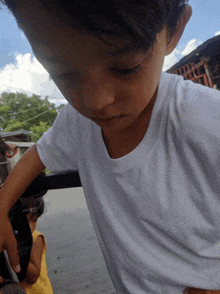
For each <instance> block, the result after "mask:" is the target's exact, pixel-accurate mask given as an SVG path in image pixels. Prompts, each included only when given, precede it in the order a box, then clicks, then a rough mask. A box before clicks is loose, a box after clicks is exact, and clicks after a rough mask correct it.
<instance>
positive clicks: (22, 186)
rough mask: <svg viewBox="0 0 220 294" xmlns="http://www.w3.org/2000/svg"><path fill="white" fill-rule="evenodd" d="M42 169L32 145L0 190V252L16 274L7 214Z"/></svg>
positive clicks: (12, 237) (15, 262) (16, 256)
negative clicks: (3, 252)
mask: <svg viewBox="0 0 220 294" xmlns="http://www.w3.org/2000/svg"><path fill="white" fill-rule="evenodd" d="M44 169H45V166H44V165H43V163H42V162H41V160H40V157H39V155H38V153H37V148H36V145H34V146H32V147H31V148H30V149H28V151H26V152H25V154H24V155H23V156H22V158H21V159H20V160H19V162H18V163H17V164H16V166H15V167H14V169H13V170H12V171H11V173H10V174H9V176H8V178H7V180H6V181H5V183H4V185H3V187H2V188H1V189H0V252H1V251H2V250H4V249H6V250H7V253H8V256H9V260H10V264H11V266H12V268H13V269H14V270H15V271H16V272H19V271H20V270H19V268H17V266H18V265H19V256H18V251H17V242H16V239H15V236H14V233H13V230H12V227H11V223H10V221H9V217H8V213H9V210H10V208H11V207H12V206H13V204H14V203H15V202H16V201H17V200H18V198H19V197H20V196H21V194H22V193H23V192H24V191H25V190H26V188H27V187H28V186H29V185H30V184H31V182H32V181H33V180H34V179H35V178H36V177H37V176H38V175H39V174H40V173H41V172H42V171H43V170H44Z"/></svg>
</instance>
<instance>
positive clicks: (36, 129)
mask: <svg viewBox="0 0 220 294" xmlns="http://www.w3.org/2000/svg"><path fill="white" fill-rule="evenodd" d="M50 127H51V126H50V125H49V124H48V123H46V122H43V121H41V122H40V124H39V125H38V126H33V127H30V131H31V132H32V133H33V134H32V141H33V142H37V141H38V140H39V139H40V137H41V136H42V135H43V133H45V132H46V131H47V130H48V129H49V128H50Z"/></svg>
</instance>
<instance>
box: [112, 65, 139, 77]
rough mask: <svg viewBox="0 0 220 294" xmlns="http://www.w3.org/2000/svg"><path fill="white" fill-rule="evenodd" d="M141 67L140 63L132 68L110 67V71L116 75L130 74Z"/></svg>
mask: <svg viewBox="0 0 220 294" xmlns="http://www.w3.org/2000/svg"><path fill="white" fill-rule="evenodd" d="M140 68H141V64H139V65H137V66H135V67H133V68H128V69H122V68H112V69H111V72H113V73H115V74H117V75H121V76H128V75H131V74H133V73H136V72H138V71H139V70H140Z"/></svg>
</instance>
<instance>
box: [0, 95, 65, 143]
mask: <svg viewBox="0 0 220 294" xmlns="http://www.w3.org/2000/svg"><path fill="white" fill-rule="evenodd" d="M63 106H64V105H63V104H62V105H60V106H59V107H56V106H55V104H54V103H51V102H50V101H49V100H48V97H46V98H44V99H42V98H41V97H40V96H38V95H32V97H28V96H27V95H26V94H23V93H6V92H4V93H2V94H1V97H0V131H5V132H8V131H16V130H20V129H24V130H27V131H31V129H32V131H33V132H34V136H33V137H34V138H35V139H34V140H36V138H38V136H39V134H40V133H41V134H42V131H43V130H44V131H46V130H47V129H48V128H49V127H50V126H52V124H53V122H54V120H55V118H56V116H57V112H58V110H59V109H60V108H62V107H63ZM37 126H38V128H37ZM35 132H36V133H35Z"/></svg>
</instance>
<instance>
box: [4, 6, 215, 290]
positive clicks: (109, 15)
mask: <svg viewBox="0 0 220 294" xmlns="http://www.w3.org/2000/svg"><path fill="white" fill-rule="evenodd" d="M5 1H6V0H5ZM6 3H7V5H8V7H9V9H11V11H12V12H13V14H14V16H15V17H16V19H17V22H18V25H19V26H20V28H21V29H22V30H23V31H24V33H25V34H26V36H27V38H28V40H29V42H30V44H31V46H32V48H33V51H34V53H35V55H36V57H37V58H38V60H39V61H40V62H41V63H42V64H43V66H44V67H45V68H46V70H47V71H48V72H49V73H50V75H51V77H52V78H53V80H54V81H55V83H56V84H57V86H58V87H59V89H60V90H61V92H62V93H63V95H64V96H65V98H66V99H67V100H68V102H69V104H68V105H67V106H66V107H64V109H63V110H62V112H61V113H60V114H59V115H58V117H57V119H56V121H55V123H54V125H53V127H52V128H51V129H50V130H49V131H48V132H47V133H46V134H44V135H43V136H42V138H41V139H40V140H39V142H38V143H37V144H36V146H34V147H32V148H31V149H30V150H29V151H28V152H27V153H26V154H25V155H24V156H23V158H22V159H21V160H20V162H19V163H18V164H17V166H15V168H14V170H13V171H12V172H11V174H10V176H9V177H8V180H7V181H6V183H5V185H4V186H3V188H2V189H1V191H0V193H1V194H0V209H1V211H0V238H1V239H0V246H3V244H4V246H6V248H7V250H8V253H9V258H10V261H11V263H12V266H13V267H14V268H16V265H17V264H18V263H19V261H18V256H17V254H16V252H17V251H16V243H15V239H14V236H13V233H12V229H11V226H10V223H9V220H8V217H7V213H8V211H9V209H10V207H11V206H12V205H13V203H14V202H15V201H16V199H17V198H18V197H19V196H20V194H21V193H22V192H23V191H24V190H25V189H26V187H27V186H28V185H29V184H30V183H31V181H33V179H34V178H35V177H36V176H37V175H38V174H39V173H40V172H42V171H43V170H44V168H45V166H46V167H47V168H48V169H49V170H50V171H51V172H52V173H60V172H64V171H70V170H74V169H75V170H78V171H79V174H80V178H81V182H82V184H83V189H84V192H85V196H86V199H87V204H88V208H89V211H90V215H91V218H92V221H93V225H94V228H95V231H96V234H97V238H98V240H99V244H100V246H101V249H102V252H103V255H104V258H105V261H106V265H107V268H108V271H109V274H110V277H111V279H112V281H113V283H114V286H115V289H116V292H117V293H118V294H122V293H123V294H125V293H126V294H128V293H129V294H142V293H143V294H146V293H148V294H153V293H154V294H155V293H156V294H159V293H161V294H162V293H163V294H182V293H183V292H184V293H204V291H203V290H201V291H202V292H201V291H200V290H195V289H194V290H193V289H189V288H200V289H209V290H210V291H209V292H207V293H220V291H211V290H220V280H219V274H220V251H219V248H220V247H219V244H220V230H219V224H220V217H219V212H220V202H219V192H220V188H219V187H220V185H219V184H220V178H219V176H220V172H219V168H220V165H219V154H220V152H219V151H220V150H219V146H220V145H219V141H220V99H219V98H220V95H219V92H218V91H215V90H212V89H209V88H205V87H203V86H201V85H197V84H194V83H192V82H191V81H184V80H183V79H182V77H178V76H175V75H170V74H166V73H162V66H163V62H164V57H165V56H166V55H168V54H170V53H171V52H172V51H173V50H174V48H175V47H176V45H177V43H178V41H179V39H180V38H181V35H182V33H183V31H184V28H185V26H186V24H187V22H188V21H189V19H190V17H191V7H190V6H189V5H187V4H186V3H185V1H184V0H135V1H132V0H111V1H107V0H97V1H94V0H92V1H91V0H80V1H78V0H76V1H70V0H66V1H64V0H32V1H29V0H7V1H6ZM61 201H62V200H61ZM17 270H19V267H18V268H17ZM186 288H188V289H187V290H185V289H186Z"/></svg>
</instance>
